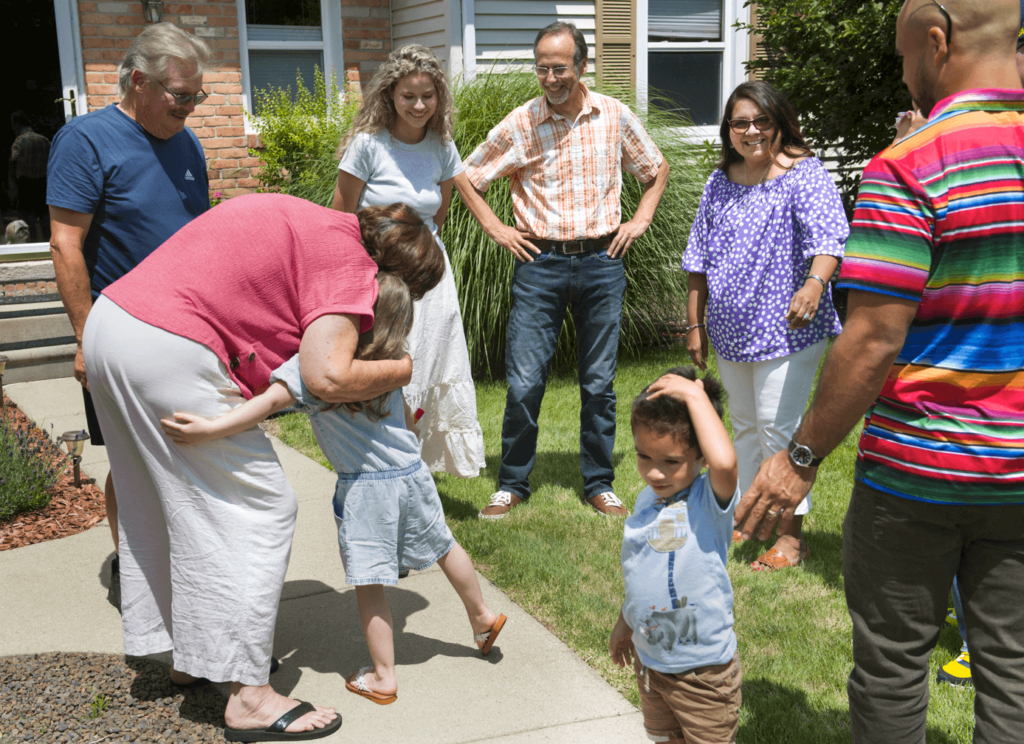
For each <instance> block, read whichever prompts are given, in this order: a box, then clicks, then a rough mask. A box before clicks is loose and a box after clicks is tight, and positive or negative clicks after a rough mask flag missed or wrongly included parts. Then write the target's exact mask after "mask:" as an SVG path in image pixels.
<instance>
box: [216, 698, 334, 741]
mask: <svg viewBox="0 0 1024 744" xmlns="http://www.w3.org/2000/svg"><path fill="white" fill-rule="evenodd" d="M314 710H316V707H315V706H314V705H313V704H312V703H307V702H304V701H299V704H298V705H296V706H295V707H294V708H292V709H291V710H290V711H288V712H287V713H285V714H284V715H283V716H281V717H280V718H278V719H277V720H276V721H274V722H273V723H272V724H270V725H269V726H267V727H266V728H265V729H233V728H230V727H229V726H225V727H224V738H225V739H227V740H228V741H308V740H310V739H322V738H323V737H325V736H330V735H331V734H333V733H334V732H335V731H337V730H338V729H340V728H341V716H340V715H339V716H338V717H337V718H335V719H334V720H333V721H331V722H330V723H328V724H327V725H326V726H324V727H323V728H315V729H313V730H312V731H296V732H295V733H289V732H288V731H285V729H286V728H288V727H289V726H290V725H291V724H292V722H293V721H296V720H298V719H299V718H302V717H303V716H304V715H306V714H307V713H311V712H313V711H314Z"/></svg>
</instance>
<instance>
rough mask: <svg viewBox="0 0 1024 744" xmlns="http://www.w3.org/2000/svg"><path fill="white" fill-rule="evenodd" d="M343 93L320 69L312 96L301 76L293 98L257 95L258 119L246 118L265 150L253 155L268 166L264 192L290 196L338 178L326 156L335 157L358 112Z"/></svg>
mask: <svg viewBox="0 0 1024 744" xmlns="http://www.w3.org/2000/svg"><path fill="white" fill-rule="evenodd" d="M340 93H341V92H340V91H339V90H338V85H337V82H336V81H335V80H334V78H333V77H332V78H331V79H330V81H329V82H328V81H325V80H324V75H323V73H322V72H321V71H320V68H319V67H317V68H315V69H314V71H313V90H309V89H308V88H307V87H306V86H305V85H304V84H303V82H302V77H301V76H300V77H298V79H297V81H296V92H295V95H294V97H293V96H292V93H291V90H290V89H280V88H265V89H261V90H257V91H255V92H254V94H253V103H254V109H255V111H256V112H257V114H256V115H252V114H249V113H246V116H247V117H249V120H250V122H251V123H252V124H253V126H254V127H255V128H256V131H257V132H259V134H260V137H261V139H262V144H263V149H262V150H250V151H249V152H250V154H251V155H252V156H253V157H257V158H260V159H261V160H262V161H263V167H262V168H261V170H260V173H259V176H258V178H259V180H260V182H261V183H262V184H263V187H264V188H265V189H268V190H273V191H277V190H280V191H283V192H285V193H286V194H290V193H294V191H295V190H296V189H301V188H302V187H303V186H304V185H305V184H307V183H320V182H322V181H324V180H325V178H330V179H333V178H335V177H336V174H337V163H335V164H334V166H333V168H332V167H331V165H330V163H329V162H328V160H327V159H325V157H324V156H325V155H326V154H328V153H331V154H333V153H334V150H335V148H336V147H337V146H338V142H339V141H340V140H341V137H342V135H343V134H344V133H345V132H347V131H348V128H349V126H350V125H351V123H352V117H353V116H355V113H356V111H358V110H359V107H358V105H357V104H356V103H352V102H350V99H351V96H349V95H347V91H346V94H345V95H344V96H342V95H340ZM332 183H333V181H332ZM331 193H332V194H333V193H334V192H333V187H332V190H331ZM318 201H320V200H318ZM320 203H324V202H323V201H320ZM329 203H330V196H328V200H327V204H329Z"/></svg>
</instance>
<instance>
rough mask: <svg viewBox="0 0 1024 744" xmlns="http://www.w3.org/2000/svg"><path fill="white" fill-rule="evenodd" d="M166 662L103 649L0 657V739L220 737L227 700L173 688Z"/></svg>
mask: <svg viewBox="0 0 1024 744" xmlns="http://www.w3.org/2000/svg"><path fill="white" fill-rule="evenodd" d="M169 674H170V670H169V669H168V668H167V666H166V665H165V664H161V663H159V662H156V661H152V660H149V659H142V658H136V657H122V656H113V655H110V654H83V653H47V654H33V655H26V656H7V657H2V658H0V744H21V742H33V744H64V743H65V742H69V743H71V742H74V743H75V744H99V742H104V743H105V744H106V743H109V744H114V743H115V742H118V743H120V742H132V743H134V742H138V743H139V744H205V743H206V742H218V743H219V742H223V741H224V706H225V704H226V703H227V701H226V699H225V698H224V697H223V696H222V695H221V694H220V693H219V692H218V691H217V689H216V688H215V687H213V686H212V685H210V686H206V687H198V688H193V689H189V690H180V689H179V688H177V687H175V686H174V685H173V684H171V681H170V677H169V676H168V675H169Z"/></svg>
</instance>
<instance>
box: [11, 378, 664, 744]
mask: <svg viewBox="0 0 1024 744" xmlns="http://www.w3.org/2000/svg"><path fill="white" fill-rule="evenodd" d="M4 390H5V392H6V393H7V394H8V395H9V396H10V398H11V399H12V400H14V401H15V402H16V403H17V404H18V406H19V407H20V408H21V410H22V411H24V412H25V413H26V414H27V415H28V416H29V417H30V418H32V419H34V420H35V421H36V423H37V425H40V426H41V427H42V426H45V427H46V428H49V424H51V423H52V424H53V425H54V426H53V431H56V432H58V433H60V432H64V431H68V430H71V429H81V428H83V427H84V426H85V412H84V408H83V404H82V396H81V393H80V392H79V385H78V383H77V382H76V381H75V380H74V379H73V378H63V379H56V380H46V381H42V382H29V383H19V384H14V385H6V386H4ZM274 447H275V449H276V450H277V453H278V456H279V457H280V459H281V463H282V465H283V466H284V471H285V474H286V475H287V476H288V480H289V481H290V482H291V484H292V486H293V487H294V489H295V491H296V493H297V494H298V498H299V516H298V523H297V526H296V529H295V539H294V542H293V545H292V557H291V563H290V565H289V567H288V575H287V577H286V580H285V585H284V592H283V595H282V598H281V609H280V612H279V615H278V623H277V630H276V635H275V643H274V654H275V655H276V656H277V657H278V658H280V659H281V669H280V671H279V672H277V673H276V674H275V675H274V676H273V678H272V679H271V682H272V684H273V685H274V687H275V688H276V689H277V690H278V691H279V692H282V693H284V694H286V695H290V696H292V697H296V698H299V699H302V700H309V701H310V702H315V703H319V704H323V705H331V706H334V707H336V708H337V709H338V712H339V713H341V714H342V717H343V719H344V724H343V726H342V727H341V729H340V730H339V732H338V733H337V734H335V735H334V736H332V737H330V738H327V739H323V740H322V741H342V740H349V741H351V740H355V741H377V742H411V741H414V740H415V741H422V742H438V743H443V744H456V743H461V742H501V743H502V744H538V743H540V742H557V743H558V744H575V743H576V742H579V743H580V744H583V743H586V744H592V743H595V742H596V743H599V744H600V743H602V742H641V741H647V738H646V736H645V734H644V729H643V721H642V717H641V714H640V713H639V711H637V710H636V709H635V708H633V706H632V705H630V704H629V702H627V701H626V700H625V699H624V698H623V697H622V696H621V695H620V694H619V693H618V692H616V691H615V690H614V689H612V687H610V686H609V685H608V684H607V683H606V682H605V681H604V680H603V679H602V678H601V676H600V675H598V674H597V672H595V671H594V670H593V669H591V668H590V667H588V666H587V665H586V664H585V663H584V662H583V661H581V660H580V659H579V658H578V657H577V656H576V655H575V654H574V653H573V652H572V651H570V650H569V648H568V647H566V646H565V645H564V644H563V643H562V642H561V641H559V640H558V639H557V638H556V637H555V636H554V635H552V634H551V633H550V632H549V631H548V630H547V629H545V628H544V627H543V626H542V625H541V624H540V623H538V622H537V621H536V620H534V619H533V618H532V617H531V616H530V615H529V614H527V613H526V612H525V611H524V610H523V609H522V608H521V607H519V606H518V605H517V604H515V603H514V602H512V600H510V599H509V598H508V597H506V596H505V595H504V594H503V593H502V592H501V591H499V590H498V589H497V588H496V587H495V586H494V585H493V584H491V583H490V582H489V581H487V580H486V579H484V578H483V577H482V576H481V577H480V583H481V586H482V588H483V593H484V598H485V599H486V601H487V603H488V605H489V606H490V607H491V609H493V610H494V611H495V612H503V613H505V614H506V615H508V617H509V621H508V623H507V624H506V626H505V629H504V630H503V631H502V634H501V636H500V638H499V639H498V641H497V643H496V644H495V646H494V649H493V650H492V651H491V653H490V654H489V655H488V656H487V657H486V658H484V657H481V656H480V654H479V652H478V651H477V650H476V645H475V644H474V643H473V642H472V631H471V629H470V627H469V622H468V620H466V615H465V610H464V609H463V607H462V603H461V602H460V601H459V598H458V595H456V593H455V591H454V590H453V589H452V588H451V586H450V585H449V584H448V582H447V580H446V579H445V577H444V574H443V573H442V572H441V571H440V569H438V568H437V567H436V566H435V567H433V568H431V569H430V570H428V571H424V572H422V573H417V572H413V574H412V575H411V576H410V577H409V578H408V579H404V580H402V581H401V582H400V584H399V586H398V587H397V588H395V589H389V590H388V602H389V604H390V605H391V611H392V614H393V616H394V622H395V656H396V659H397V667H398V680H399V693H398V702H396V703H395V704H394V705H389V706H386V707H381V706H377V705H374V704H373V703H371V702H369V701H368V700H363V699H361V698H359V697H357V696H355V695H353V694H352V693H350V692H348V691H347V690H346V689H345V677H346V676H347V675H349V674H351V673H352V672H354V671H356V670H357V669H358V668H359V667H360V666H366V665H367V664H369V663H370V656H369V652H368V651H367V650H366V643H365V641H364V639H363V635H362V630H361V628H360V624H359V616H358V612H357V609H356V600H355V593H354V591H353V590H352V588H351V587H349V586H347V585H346V584H345V577H344V572H343V571H342V567H341V560H340V558H339V557H338V545H337V539H336V535H335V530H334V521H333V519H332V518H331V506H330V504H331V496H332V495H333V493H334V481H335V479H334V474H333V473H331V472H330V471H328V470H326V469H325V468H323V467H321V466H320V465H318V464H317V463H315V462H313V461H312V460H310V459H309V458H307V457H305V456H303V455H301V454H299V453H298V452H296V451H295V450H293V449H291V448H290V447H287V446H285V445H284V444H282V443H281V442H280V441H278V440H274ZM82 468H83V470H84V471H85V473H86V474H88V475H89V476H91V477H93V478H95V479H96V482H97V483H98V484H100V485H101V486H102V484H103V482H104V480H105V479H106V476H107V471H108V465H107V460H106V451H105V448H103V447H95V446H90V445H87V446H86V448H85V454H84V457H83V461H82ZM495 529H501V525H500V524H496V525H495ZM112 557H113V548H112V545H111V539H110V531H109V529H107V526H106V523H105V522H104V523H101V524H100V525H97V526H96V527H95V528H93V529H91V530H88V531H86V532H83V533H80V534H78V535H75V536H73V537H68V538H64V539H62V540H54V541H51V542H46V543H40V544H38V545H31V546H28V547H24V548H19V549H17V550H11V551H3V552H0V577H2V579H0V583H2V586H3V597H4V599H3V603H2V605H3V609H2V610H0V614H2V624H0V627H3V634H2V635H0V656H7V655H12V654H29V653H40V652H46V651H88V652H97V653H108V654H121V653H123V652H124V649H123V646H122V641H121V622H120V616H119V615H118V613H117V611H116V610H115V609H114V608H113V607H111V606H110V605H109V604H108V603H107V601H106V594H107V592H106V588H105V584H106V583H107V582H108V580H109V575H110V572H109V564H110V560H111V558H112ZM168 660H169V655H168ZM222 687H223V689H224V691H225V693H226V690H227V685H223V686H222Z"/></svg>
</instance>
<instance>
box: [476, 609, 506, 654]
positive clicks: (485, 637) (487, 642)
mask: <svg viewBox="0 0 1024 744" xmlns="http://www.w3.org/2000/svg"><path fill="white" fill-rule="evenodd" d="M506 620H508V618H507V617H505V616H504V615H498V619H497V620H495V621H494V625H492V626H491V629H490V630H485V631H484V632H483V633H477V634H476V635H475V636H473V641H474V642H475V643H483V644H484V645H483V646H481V647H480V653H481V654H482V655H483V656H487V654H488V652H489V651H490V650H491V646H493V645H494V642H495V641H496V640H498V633H500V632H501V629H502V628H504V627H505V621H506Z"/></svg>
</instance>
